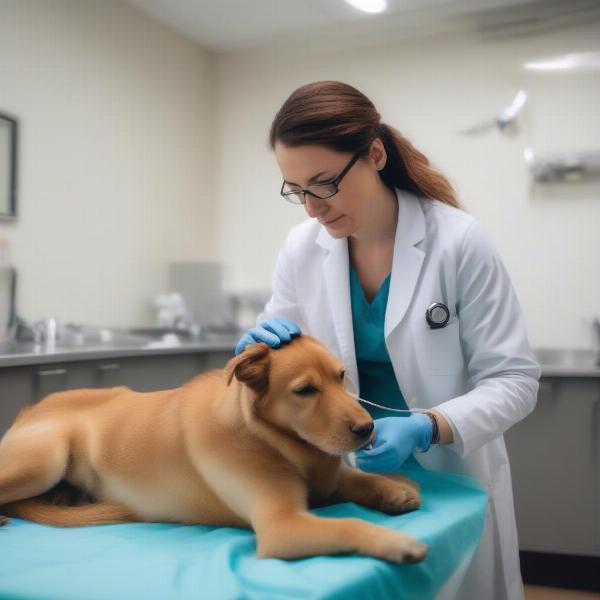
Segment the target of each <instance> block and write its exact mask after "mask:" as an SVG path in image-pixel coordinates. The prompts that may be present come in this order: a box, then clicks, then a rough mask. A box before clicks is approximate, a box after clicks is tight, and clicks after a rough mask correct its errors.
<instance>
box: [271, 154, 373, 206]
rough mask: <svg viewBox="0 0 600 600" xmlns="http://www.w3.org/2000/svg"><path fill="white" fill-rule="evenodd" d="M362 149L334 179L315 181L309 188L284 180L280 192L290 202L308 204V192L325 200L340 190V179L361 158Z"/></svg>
mask: <svg viewBox="0 0 600 600" xmlns="http://www.w3.org/2000/svg"><path fill="white" fill-rule="evenodd" d="M361 153H362V150H360V151H359V152H357V153H356V154H355V155H354V156H353V157H352V160H351V161H350V162H349V163H348V164H347V165H346V166H345V167H344V170H343V171H342V172H341V173H340V174H339V175H338V176H337V177H336V178H335V179H334V180H333V181H328V182H327V183H315V184H313V185H309V186H308V187H307V188H301V187H300V186H297V185H291V184H289V183H288V182H287V181H284V182H283V184H282V185H281V191H280V192H279V193H280V194H281V195H282V196H283V197H284V198H285V199H286V200H287V201H288V202H292V203H293V204H306V194H310V195H311V196H313V197H314V198H318V199H319V200H325V199H326V198H331V196H335V195H336V194H337V193H338V192H339V191H340V189H339V184H340V181H341V180H342V179H343V178H344V175H346V173H347V172H348V171H349V170H350V169H351V168H352V166H353V165H354V163H355V162H356V161H357V160H358V159H359V158H360V155H361Z"/></svg>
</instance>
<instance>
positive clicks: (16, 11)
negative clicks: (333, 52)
mask: <svg viewBox="0 0 600 600" xmlns="http://www.w3.org/2000/svg"><path fill="white" fill-rule="evenodd" d="M213 68H214V61H213V60H212V58H211V55H210V53H208V52H205V51H204V50H203V49H201V48H200V47H199V46H198V45H196V44H194V43H192V42H191V41H189V40H187V39H185V38H183V37H182V36H180V35H179V34H177V33H175V32H173V31H172V30H170V29H168V28H167V27H165V26H162V25H160V24H158V23H157V22H155V21H153V20H151V19H149V18H147V17H145V16H144V15H143V13H141V12H139V11H137V10H135V9H133V8H131V7H129V6H128V5H127V4H125V3H122V2H118V1H114V0H102V1H92V0H71V1H69V0H53V1H52V2H47V1H46V0H0V111H2V110H4V111H6V112H10V113H13V114H14V115H16V116H17V117H18V118H19V120H20V134H21V144H20V165H19V183H20V190H19V217H18V220H17V221H16V222H15V223H2V222H0V238H2V237H4V238H7V239H8V240H9V241H10V242H11V253H12V258H13V262H14V263H15V264H16V266H17V267H18V269H19V294H18V306H19V311H20V312H21V313H22V314H23V315H24V316H25V317H26V318H28V319H32V320H35V319H38V318H41V317H43V316H46V315H54V316H57V317H59V318H60V319H62V320H63V321H65V322H68V321H74V322H83V323H89V324H102V325H123V326H125V325H136V324H145V323H150V322H152V320H153V319H154V310H153V309H152V304H151V302H152V300H153V298H154V297H155V296H156V295H157V294H158V293H161V292H163V291H164V286H165V285H166V265H167V263H168V262H169V261H170V260H187V259H198V258H201V259H202V258H206V259H214V258H216V256H215V249H216V241H217V237H218V231H217V230H216V228H215V227H214V223H215V219H216V214H215V202H214V200H215V194H214V183H215V182H214V176H213V152H212V147H213V143H214V140H213V136H214V127H213V119H212V115H213V104H214V100H215V98H214V94H213V92H214V85H213Z"/></svg>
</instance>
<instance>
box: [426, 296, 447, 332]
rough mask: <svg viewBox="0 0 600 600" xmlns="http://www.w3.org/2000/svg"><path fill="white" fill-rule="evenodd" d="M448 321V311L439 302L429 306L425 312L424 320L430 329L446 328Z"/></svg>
mask: <svg viewBox="0 0 600 600" xmlns="http://www.w3.org/2000/svg"><path fill="white" fill-rule="evenodd" d="M449 319H450V311H449V310H448V307H447V306H446V305H445V304H442V303H441V302H434V303H433V304H431V305H429V308H428V309H427V310H426V311H425V320H426V321H427V325H429V327H431V329H441V328H442V327H446V325H447V324H448V320H449Z"/></svg>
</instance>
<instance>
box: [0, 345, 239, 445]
mask: <svg viewBox="0 0 600 600" xmlns="http://www.w3.org/2000/svg"><path fill="white" fill-rule="evenodd" d="M232 356H233V352H228V351H222V350H219V351H207V352H196V353H190V354H185V353H184V354H162V355H156V354H154V355H150V356H134V357H120V358H107V359H104V360H99V359H96V360H80V361H71V362H65V363H52V364H46V365H44V364H39V365H29V366H22V367H3V368H0V436H2V435H3V434H4V432H5V431H6V430H7V429H8V428H9V427H10V425H11V424H12V422H13V421H14V418H15V416H16V415H17V413H18V412H19V410H20V409H21V407H23V406H26V405H27V404H34V403H35V402H39V401H40V400H41V399H42V398H44V397H45V396H47V395H48V394H51V393H52V392H57V391H61V390H72V389H78V388H107V387H114V386H120V385H124V386H127V387H129V388H131V389H133V390H136V391H138V392H150V391H155V390H164V389H169V388H174V387H178V386H180V385H182V384H183V383H185V382H186V381H188V380H190V379H191V378H192V377H195V376H196V375H199V374H200V373H202V372H204V371H207V370H209V369H221V368H223V367H224V366H225V364H226V363H227V361H228V360H229V359H230V358H231V357H232Z"/></svg>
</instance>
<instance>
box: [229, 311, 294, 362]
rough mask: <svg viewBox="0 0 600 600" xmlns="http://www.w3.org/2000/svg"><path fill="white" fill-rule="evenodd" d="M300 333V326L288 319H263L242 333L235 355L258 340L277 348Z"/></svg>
mask: <svg viewBox="0 0 600 600" xmlns="http://www.w3.org/2000/svg"><path fill="white" fill-rule="evenodd" d="M301 333H302V331H301V330H300V327H298V325H296V324H295V323H292V322H291V321H289V320H288V319H271V320H270V321H263V322H262V323H261V324H260V325H259V326H258V327H253V328H252V329H248V331H246V333H244V335H243V336H242V337H241V338H240V341H239V342H238V344H237V346H236V347H235V354H236V356H237V355H238V354H239V353H240V352H242V351H243V350H244V348H245V347H246V346H248V345H249V344H258V343H259V342H265V344H269V346H271V348H279V346H281V344H282V343H285V342H290V341H291V340H292V337H293V336H295V335H300V334H301Z"/></svg>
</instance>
